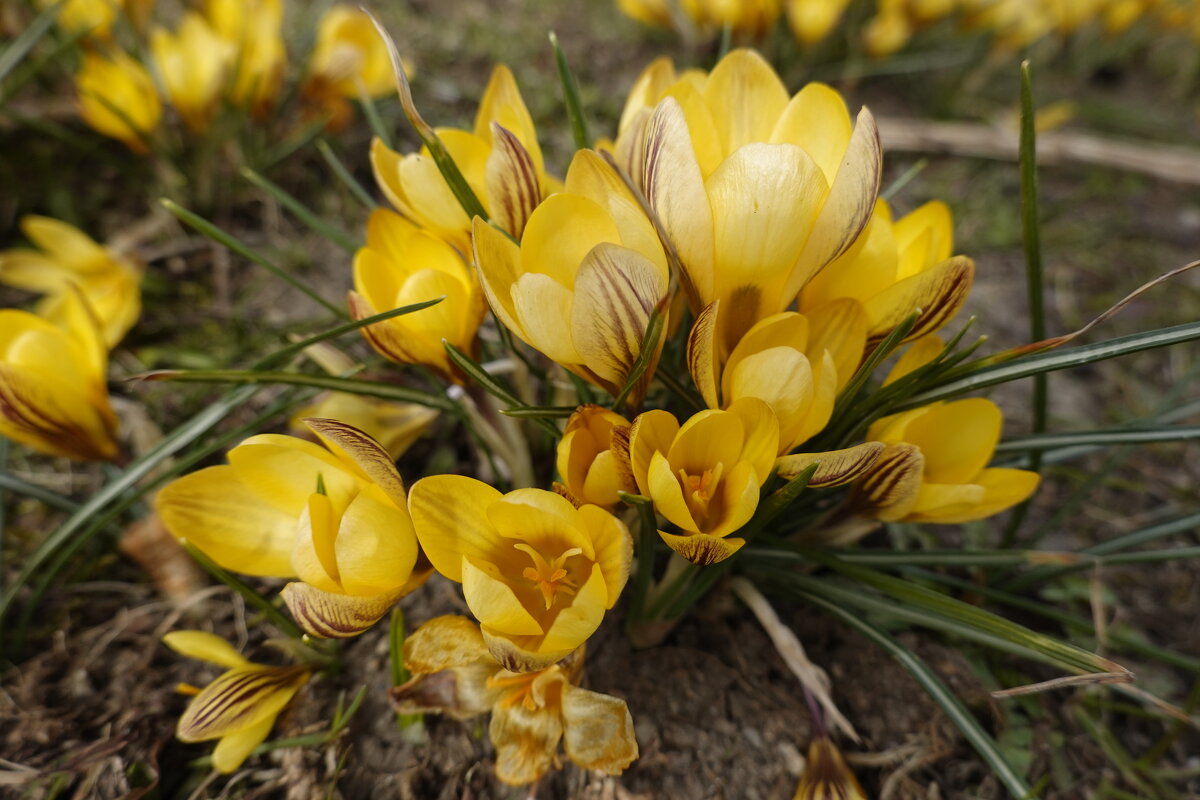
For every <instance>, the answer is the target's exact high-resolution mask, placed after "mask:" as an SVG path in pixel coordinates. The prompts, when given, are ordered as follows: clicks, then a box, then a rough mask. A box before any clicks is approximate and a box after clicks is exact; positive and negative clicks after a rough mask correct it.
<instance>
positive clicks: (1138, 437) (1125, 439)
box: [996, 425, 1200, 453]
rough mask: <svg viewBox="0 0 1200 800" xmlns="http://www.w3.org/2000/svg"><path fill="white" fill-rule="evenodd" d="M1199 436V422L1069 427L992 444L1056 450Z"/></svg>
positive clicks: (1011, 449) (1006, 449)
mask: <svg viewBox="0 0 1200 800" xmlns="http://www.w3.org/2000/svg"><path fill="white" fill-rule="evenodd" d="M1190 439H1200V425H1172V426H1167V427H1163V428H1136V429H1130V428H1113V429H1109V430H1096V431H1070V432H1067V433H1042V434H1039V435H1034V436H1019V437H1016V438H1013V439H1008V440H1006V441H1003V442H1001V443H1000V444H998V445H997V446H996V452H997V453H1022V452H1027V451H1042V450H1057V449H1059V448H1067V447H1071V448H1074V447H1080V446H1084V445H1088V446H1097V445H1099V446H1108V445H1129V444H1151V443H1155V442H1183V441H1188V440H1190Z"/></svg>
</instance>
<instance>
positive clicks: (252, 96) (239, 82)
mask: <svg viewBox="0 0 1200 800" xmlns="http://www.w3.org/2000/svg"><path fill="white" fill-rule="evenodd" d="M205 16H206V17H207V18H208V21H209V23H210V24H211V25H212V27H213V29H214V30H215V31H216V32H217V35H218V36H220V37H221V38H222V39H224V40H225V41H226V42H228V43H229V44H231V45H233V47H234V49H235V51H236V52H237V57H236V59H235V65H234V67H233V70H234V72H233V75H234V77H233V87H232V89H231V90H230V99H231V100H232V101H233V103H234V104H235V105H238V106H243V107H248V108H250V110H251V113H253V114H255V115H256V116H262V115H264V114H266V112H267V111H269V110H270V109H271V108H272V107H273V106H274V105H275V99H276V96H277V95H278V93H279V89H280V85H281V84H282V82H283V73H284V70H285V69H286V67H287V48H286V46H285V45H284V41H283V2H282V0H207V2H206V3H205Z"/></svg>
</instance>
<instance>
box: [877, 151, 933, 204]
mask: <svg viewBox="0 0 1200 800" xmlns="http://www.w3.org/2000/svg"><path fill="white" fill-rule="evenodd" d="M928 166H929V159H928V158H922V159H920V160H918V161H917V162H916V163H915V164H913V165H912V166H911V167H909V168H908V169H906V170H904V173H903V174H902V175H900V177H898V178H896V180H894V181H892V183H891V185H890V186H888V187H887V188H886V189H884V190H883V191H882V192H880V193H879V199H880V200H889V201H890V200H891V199H892V198H893V197H895V196H896V195H897V194H899V193H900V190H901V189H903V188H904V187H905V186H908V184H909V183H911V182H912V180H913V178H915V177H917V176H918V175H920V174H921V173H922V172H924V171H925V168H926V167H928Z"/></svg>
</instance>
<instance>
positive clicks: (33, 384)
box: [0, 290, 118, 461]
mask: <svg viewBox="0 0 1200 800" xmlns="http://www.w3.org/2000/svg"><path fill="white" fill-rule="evenodd" d="M55 311H56V314H55V316H56V318H57V319H56V321H55V322H51V321H50V320H46V319H43V318H41V317H39V316H37V315H35V314H31V313H29V312H28V311H19V310H17V309H3V310H0V434H2V435H4V436H7V437H9V438H10V439H13V440H14V441H17V442H20V443H21V444H23V445H26V446H28V447H32V448H33V449H34V450H37V451H39V452H42V453H48V454H50V455H55V456H66V457H67V458H78V459H83V460H95V461H110V460H112V459H114V458H116V457H117V453H118V447H117V441H116V433H117V417H116V415H115V414H113V411H112V408H111V407H110V406H109V402H108V392H107V390H106V388H105V372H106V370H107V368H108V349H107V348H106V347H105V346H104V340H103V339H102V338H101V334H100V329H99V325H98V324H97V321H96V318H95V317H94V316H93V315H92V312H91V310H90V309H89V308H88V306H87V303H86V301H85V300H84V299H83V297H82V296H81V295H80V294H79V293H78V292H77V291H73V290H72V291H68V292H67V293H66V294H65V295H64V296H63V298H62V301H61V303H60V304H59V305H58V306H57V307H56V309H55ZM56 323H57V324H56Z"/></svg>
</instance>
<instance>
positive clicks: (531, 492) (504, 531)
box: [487, 489, 596, 560]
mask: <svg viewBox="0 0 1200 800" xmlns="http://www.w3.org/2000/svg"><path fill="white" fill-rule="evenodd" d="M487 518H488V520H489V521H490V522H491V523H492V527H493V528H494V529H495V531H496V532H497V534H498V535H500V536H503V537H505V538H506V539H512V540H516V541H520V542H528V543H529V544H531V545H533V547H534V549H535V550H538V551H546V552H554V551H558V550H566V549H569V548H573V547H578V548H579V549H580V550H581V551H582V553H581V555H582V556H583V557H584V558H586V559H589V560H592V559H594V558H595V555H596V553H595V550H594V548H593V546H592V539H591V537H590V536H588V534H587V533H586V532H585V531H584V530H583V529H582V528H581V524H582V520H581V519H580V517H579V512H577V511H576V510H575V507H574V506H572V505H571V503H570V502H569V501H567V500H566V499H564V498H563V497H560V496H559V495H557V494H555V493H554V492H547V491H545V490H544V489H515V490H514V491H511V492H509V493H508V494H506V495H504V497H502V498H500V499H499V500H497V501H496V502H494V503H490V504H489V505H488V507H487Z"/></svg>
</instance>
